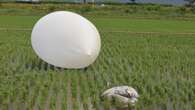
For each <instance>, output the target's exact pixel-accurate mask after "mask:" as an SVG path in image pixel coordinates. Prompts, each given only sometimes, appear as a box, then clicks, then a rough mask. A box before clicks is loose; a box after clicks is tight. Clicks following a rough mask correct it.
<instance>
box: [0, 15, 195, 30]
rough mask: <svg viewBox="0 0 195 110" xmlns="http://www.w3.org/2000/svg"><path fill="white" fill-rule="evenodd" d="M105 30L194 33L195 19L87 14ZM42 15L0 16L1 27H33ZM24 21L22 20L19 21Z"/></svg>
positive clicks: (99, 27)
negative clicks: (94, 15)
mask: <svg viewBox="0 0 195 110" xmlns="http://www.w3.org/2000/svg"><path fill="white" fill-rule="evenodd" d="M87 17H88V19H89V20H91V21H92V22H93V23H94V24H95V25H96V26H97V28H98V29H100V30H103V31H131V32H162V33H164V32H168V33H194V32H195V21H184V20H175V19H169V20H167V19H135V18H120V17H114V18H112V19H110V18H107V17H93V16H87ZM39 19H40V16H0V26H1V28H22V29H26V28H29V29H32V27H33V25H34V24H35V23H36V21H37V20H39ZM18 21H22V22H18Z"/></svg>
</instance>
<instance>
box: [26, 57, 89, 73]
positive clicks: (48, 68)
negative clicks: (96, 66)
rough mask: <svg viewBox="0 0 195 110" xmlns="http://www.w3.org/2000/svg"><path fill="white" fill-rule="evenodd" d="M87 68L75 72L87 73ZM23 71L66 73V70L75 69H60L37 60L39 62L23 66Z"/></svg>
mask: <svg viewBox="0 0 195 110" xmlns="http://www.w3.org/2000/svg"><path fill="white" fill-rule="evenodd" d="M88 68H89V67H86V68H81V69H77V70H82V71H87V70H88ZM25 69H28V70H40V71H66V70H75V69H67V68H61V67H57V66H54V65H51V64H49V63H47V62H45V61H43V60H39V62H33V61H32V62H29V63H26V64H25Z"/></svg>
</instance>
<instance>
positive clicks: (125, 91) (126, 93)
mask: <svg viewBox="0 0 195 110" xmlns="http://www.w3.org/2000/svg"><path fill="white" fill-rule="evenodd" d="M138 97H139V95H138V93H137V91H136V90H135V89H134V88H132V87H129V86H118V87H113V88H110V89H108V90H106V91H105V92H103V94H102V95H101V98H102V99H103V100H105V99H107V100H109V101H110V102H111V103H113V101H115V102H119V103H120V105H122V108H128V107H129V106H131V107H134V106H135V104H136V102H137V101H138ZM129 104H130V105H129Z"/></svg>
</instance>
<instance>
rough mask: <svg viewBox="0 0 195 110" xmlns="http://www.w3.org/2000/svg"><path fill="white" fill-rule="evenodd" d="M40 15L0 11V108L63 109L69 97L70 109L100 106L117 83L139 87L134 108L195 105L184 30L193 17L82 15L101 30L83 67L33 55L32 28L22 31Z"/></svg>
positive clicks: (193, 24)
mask: <svg viewBox="0 0 195 110" xmlns="http://www.w3.org/2000/svg"><path fill="white" fill-rule="evenodd" d="M39 18H40V16H16V15H12V16H0V28H7V30H0V109H2V110H6V109H11V108H12V106H14V108H16V109H20V108H26V109H32V108H39V109H40V110H42V109H44V108H48V107H49V108H51V109H52V110H55V109H56V108H57V107H56V106H58V107H59V106H61V108H62V110H66V109H67V107H68V106H69V105H68V104H69V102H70V100H69V99H71V101H72V108H74V109H75V110H77V109H78V108H80V107H81V106H80V104H82V105H83V106H82V107H83V108H85V109H87V108H88V106H89V105H88V104H89V101H91V103H92V104H93V107H94V109H96V110H99V109H100V108H101V106H100V105H101V101H100V97H99V96H100V94H101V93H102V92H103V91H104V90H105V89H107V88H110V87H113V86H118V85H129V86H132V87H134V88H135V89H136V90H137V91H138V93H139V95H140V98H139V102H138V103H137V105H136V108H137V110H162V109H163V110H165V109H166V110H174V109H177V110H178V109H180V110H193V109H195V102H194V99H195V80H194V79H195V35H194V34H187V33H194V32H195V30H194V29H195V21H186V20H175V19H164V18H162V19H135V18H130V17H128V16H127V17H125V18H124V16H123V17H121V16H116V17H112V18H108V17H95V16H93V15H87V18H88V19H90V20H91V21H92V22H93V23H94V24H95V25H96V26H97V28H98V29H99V30H100V34H101V39H102V48H101V52H100V55H99V57H98V59H97V60H96V62H95V63H94V64H92V65H90V66H89V67H88V68H87V70H84V69H80V70H68V69H65V70H59V69H58V68H55V67H52V66H51V65H48V64H46V63H44V62H43V61H42V60H40V59H39V58H38V57H37V56H36V54H35V53H34V51H33V50H32V47H31V44H30V35H31V31H30V30H29V31H26V30H22V29H27V28H28V29H32V27H33V25H34V24H35V23H36V21H37V20H38V19H39ZM17 28H18V29H20V30H14V29H17ZM11 29H12V30H11ZM126 31H131V32H159V33H158V34H144V33H143V34H141V33H139V34H135V33H128V32H126ZM169 33H186V34H169ZM108 83H110V85H108ZM68 85H70V87H69V86H68ZM78 88H80V90H79V89H78ZM69 92H71V94H72V97H71V98H68V97H69V95H70V94H69ZM59 96H61V98H60V99H57V97H59ZM89 99H91V100H89ZM59 100H61V101H59ZM24 105H25V106H24ZM109 105H110V104H109V103H107V102H106V103H105V106H109Z"/></svg>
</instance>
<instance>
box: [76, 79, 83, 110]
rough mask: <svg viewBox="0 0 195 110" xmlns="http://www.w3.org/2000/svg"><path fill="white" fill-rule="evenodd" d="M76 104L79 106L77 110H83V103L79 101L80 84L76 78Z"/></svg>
mask: <svg viewBox="0 0 195 110" xmlns="http://www.w3.org/2000/svg"><path fill="white" fill-rule="evenodd" d="M77 103H78V105H79V110H84V107H83V103H82V101H81V88H80V82H79V80H78V78H77Z"/></svg>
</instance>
